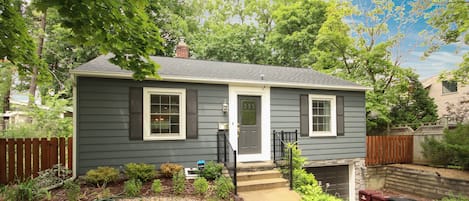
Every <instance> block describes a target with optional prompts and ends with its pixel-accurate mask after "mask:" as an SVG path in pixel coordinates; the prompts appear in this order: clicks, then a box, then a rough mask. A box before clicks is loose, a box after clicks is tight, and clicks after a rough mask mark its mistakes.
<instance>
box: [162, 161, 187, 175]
mask: <svg viewBox="0 0 469 201" xmlns="http://www.w3.org/2000/svg"><path fill="white" fill-rule="evenodd" d="M160 170H161V174H163V176H165V177H167V178H171V177H173V175H174V174H176V173H178V172H180V171H181V170H182V165H179V164H175V163H164V164H161V166H160Z"/></svg>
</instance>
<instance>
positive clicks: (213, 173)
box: [200, 161, 223, 181]
mask: <svg viewBox="0 0 469 201" xmlns="http://www.w3.org/2000/svg"><path fill="white" fill-rule="evenodd" d="M222 170H223V165H221V164H218V163H215V162H214V161H209V162H208V163H207V164H205V167H204V169H203V170H202V172H201V173H200V176H202V177H204V178H205V179H207V180H210V181H212V180H215V179H216V178H218V177H220V176H221V171H222Z"/></svg>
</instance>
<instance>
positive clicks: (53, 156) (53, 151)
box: [49, 138, 59, 168]
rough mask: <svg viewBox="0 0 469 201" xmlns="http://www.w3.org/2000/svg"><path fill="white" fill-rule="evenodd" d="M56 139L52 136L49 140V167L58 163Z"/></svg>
mask: <svg viewBox="0 0 469 201" xmlns="http://www.w3.org/2000/svg"><path fill="white" fill-rule="evenodd" d="M57 148H58V140H57V138H52V139H50V140H49V154H50V155H49V168H51V167H54V165H55V164H58V163H59V160H58V157H59V154H58V149H57Z"/></svg>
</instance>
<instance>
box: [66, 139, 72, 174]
mask: <svg viewBox="0 0 469 201" xmlns="http://www.w3.org/2000/svg"><path fill="white" fill-rule="evenodd" d="M67 148H68V150H67V154H68V166H67V167H68V169H70V170H73V167H72V166H73V164H72V163H73V158H72V154H73V138H68V142H67Z"/></svg>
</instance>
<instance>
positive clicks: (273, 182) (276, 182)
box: [238, 178, 288, 192]
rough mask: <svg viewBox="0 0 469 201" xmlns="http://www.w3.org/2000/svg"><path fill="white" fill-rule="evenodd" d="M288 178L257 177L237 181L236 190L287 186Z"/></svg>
mask: <svg viewBox="0 0 469 201" xmlns="http://www.w3.org/2000/svg"><path fill="white" fill-rule="evenodd" d="M287 186H288V180H286V179H284V178H272V179H259V180H249V181H239V182H238V192H246V191H255V190H264V189H273V188H279V187H287Z"/></svg>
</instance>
